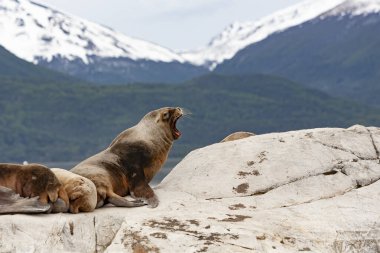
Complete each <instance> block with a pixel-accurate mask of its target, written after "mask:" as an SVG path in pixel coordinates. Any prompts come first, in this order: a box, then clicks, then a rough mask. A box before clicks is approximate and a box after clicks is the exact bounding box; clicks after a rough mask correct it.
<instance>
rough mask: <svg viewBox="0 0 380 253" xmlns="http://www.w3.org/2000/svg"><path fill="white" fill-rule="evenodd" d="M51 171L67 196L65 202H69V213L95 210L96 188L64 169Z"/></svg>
mask: <svg viewBox="0 0 380 253" xmlns="http://www.w3.org/2000/svg"><path fill="white" fill-rule="evenodd" d="M51 171H53V173H54V174H55V176H56V177H57V178H58V180H59V182H60V183H61V184H62V187H63V190H64V191H65V193H66V194H67V196H68V199H67V202H69V203H68V205H69V208H70V212H71V213H79V212H92V211H93V210H94V209H95V207H96V203H97V195H96V187H95V185H94V183H93V182H92V181H91V180H90V179H88V178H85V177H82V176H80V175H78V174H74V173H72V172H70V171H67V170H64V169H59V168H52V169H51ZM53 212H54V211H53Z"/></svg>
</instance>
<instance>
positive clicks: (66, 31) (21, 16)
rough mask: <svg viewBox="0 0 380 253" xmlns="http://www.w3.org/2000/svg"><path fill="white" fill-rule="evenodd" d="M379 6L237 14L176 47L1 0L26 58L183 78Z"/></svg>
mask: <svg viewBox="0 0 380 253" xmlns="http://www.w3.org/2000/svg"><path fill="white" fill-rule="evenodd" d="M376 12H380V0H306V1H304V2H301V3H299V4H296V5H294V6H291V7H288V8H286V9H284V10H281V11H277V12H275V13H273V14H272V15H269V16H267V17H264V18H262V19H260V20H257V21H250V22H243V23H238V22H235V23H233V24H231V25H230V26H229V27H228V28H227V29H225V30H224V31H223V32H222V33H220V34H219V35H218V36H216V37H214V38H213V39H212V40H211V42H210V43H209V44H208V45H207V46H206V47H204V48H200V49H197V50H192V51H187V52H174V51H172V50H170V49H167V48H164V47H161V46H158V45H155V44H153V43H150V42H146V41H143V40H139V39H135V38H131V37H128V36H126V35H123V34H121V33H120V32H117V31H114V30H112V29H110V28H108V27H105V26H102V25H98V24H96V23H93V22H90V21H87V20H84V19H82V18H79V17H75V16H73V15H70V14H65V13H62V12H60V11H57V10H54V9H52V8H49V7H47V6H44V5H41V4H39V3H36V2H33V1H30V0H0V45H2V46H4V47H5V48H6V49H7V50H9V51H10V52H11V53H13V54H15V55H16V56H18V57H20V58H22V59H24V60H27V61H29V62H33V63H35V64H39V65H42V66H45V67H47V68H50V69H54V70H58V71H61V72H64V73H67V74H69V75H72V76H75V77H79V78H82V79H86V80H88V81H92V82H98V83H125V82H154V83H160V82H180V81H184V80H187V79H191V78H193V77H196V76H199V75H201V74H204V73H207V72H209V71H210V70H211V71H212V70H214V69H215V68H217V66H220V65H221V64H222V63H224V62H226V61H228V60H230V59H232V58H233V57H234V56H235V55H236V54H237V53H239V52H241V51H242V50H243V49H244V48H246V47H248V46H250V45H253V44H255V43H258V42H261V41H264V40H266V39H267V38H268V37H270V36H271V35H274V34H278V33H281V32H284V31H286V30H288V29H290V28H292V27H297V26H300V25H303V24H305V23H307V22H309V21H311V20H323V19H326V18H328V17H330V16H338V17H343V16H346V15H350V16H361V15H368V14H369V13H376Z"/></svg>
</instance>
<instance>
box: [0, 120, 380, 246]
mask: <svg viewBox="0 0 380 253" xmlns="http://www.w3.org/2000/svg"><path fill="white" fill-rule="evenodd" d="M379 150H380V128H373V127H372V128H371V127H370V128H365V127H363V126H354V127H351V128H349V129H313V130H302V131H295V132H288V133H273V134H267V135H259V136H254V137H249V138H246V139H242V140H238V141H232V142H227V143H218V144H215V145H212V146H209V147H205V148H202V149H198V150H195V151H193V152H191V153H190V154H189V155H188V156H187V157H186V158H185V159H184V160H183V161H182V162H181V163H179V164H178V165H177V166H176V167H175V168H174V169H173V171H172V172H171V173H170V174H169V175H168V176H167V177H166V178H165V179H164V180H163V182H162V183H161V184H160V185H159V186H158V187H156V193H157V195H158V196H159V198H160V201H161V202H160V205H159V206H158V208H156V209H150V208H147V207H142V208H133V209H127V208H115V207H105V208H102V209H98V210H96V211H95V212H93V213H82V214H77V215H72V214H51V215H3V216H0V224H1V226H0V251H1V252H14V251H17V252H64V251H66V252H380V180H379V179H380V164H379V158H380V154H379Z"/></svg>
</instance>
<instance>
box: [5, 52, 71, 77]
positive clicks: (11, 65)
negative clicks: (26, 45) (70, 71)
mask: <svg viewBox="0 0 380 253" xmlns="http://www.w3.org/2000/svg"><path fill="white" fill-rule="evenodd" d="M4 79H9V80H15V79H16V80H24V82H29V83H30V82H33V81H37V82H40V81H53V82H72V81H74V80H75V79H74V78H72V77H70V76H67V75H64V74H61V73H58V72H55V71H50V70H48V69H45V68H43V67H40V66H36V65H33V64H31V63H29V62H26V61H24V60H22V59H20V58H18V57H16V56H15V55H13V54H11V53H10V52H9V51H8V50H6V49H5V48H3V47H2V46H0V84H1V82H2V81H4Z"/></svg>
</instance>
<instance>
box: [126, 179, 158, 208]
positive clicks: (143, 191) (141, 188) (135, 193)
mask: <svg viewBox="0 0 380 253" xmlns="http://www.w3.org/2000/svg"><path fill="white" fill-rule="evenodd" d="M130 191H131V196H132V198H134V199H137V200H142V201H144V202H145V203H147V204H148V206H149V207H150V208H156V207H157V206H158V203H159V200H158V198H157V196H156V194H155V193H154V191H153V189H152V188H151V187H150V186H149V184H147V183H146V182H145V181H141V182H140V183H139V184H138V185H137V186H134V185H131V189H130Z"/></svg>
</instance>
